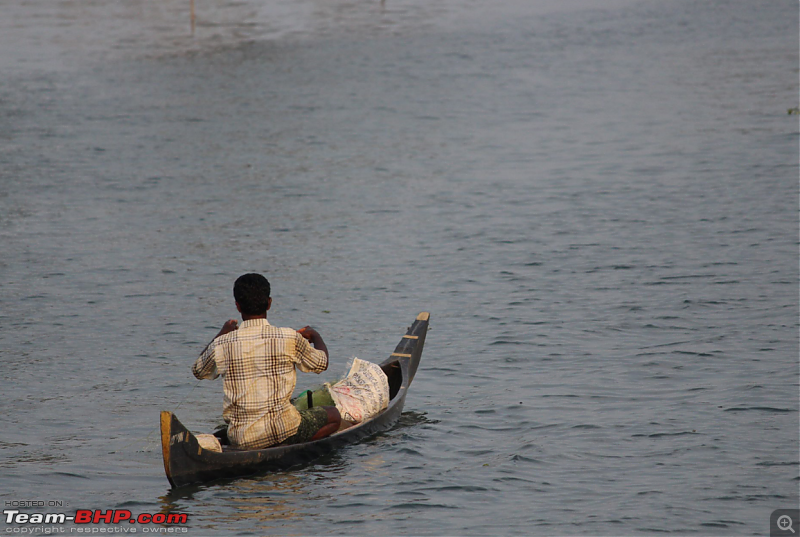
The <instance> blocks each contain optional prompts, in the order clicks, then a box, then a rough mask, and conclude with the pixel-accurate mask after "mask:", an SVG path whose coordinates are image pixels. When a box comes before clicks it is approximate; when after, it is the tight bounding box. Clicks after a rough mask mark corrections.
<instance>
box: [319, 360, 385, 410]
mask: <svg viewBox="0 0 800 537" xmlns="http://www.w3.org/2000/svg"><path fill="white" fill-rule="evenodd" d="M326 386H327V387H328V391H329V392H330V394H331V398H333V402H334V403H335V404H336V408H337V409H338V410H339V413H340V414H341V415H342V419H345V420H347V421H351V422H353V423H360V422H362V421H364V420H366V419H368V418H371V417H372V416H374V415H375V414H378V413H379V412H380V411H382V410H383V409H385V408H386V407H387V406H389V380H388V379H387V378H386V374H385V373H384V372H383V370H382V369H381V368H380V366H379V365H377V364H373V363H370V362H367V361H364V360H359V359H358V358H354V359H353V365H352V366H351V367H350V372H349V373H348V374H347V376H346V377H345V378H344V379H342V380H340V381H339V382H337V383H336V384H334V385H332V386H331V385H330V384H326Z"/></svg>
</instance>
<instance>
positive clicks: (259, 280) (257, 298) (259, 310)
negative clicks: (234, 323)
mask: <svg viewBox="0 0 800 537" xmlns="http://www.w3.org/2000/svg"><path fill="white" fill-rule="evenodd" d="M269 291H270V289H269V282H268V281H267V279H266V278H265V277H264V276H262V275H261V274H253V273H250V274H244V275H242V276H239V277H238V278H237V279H236V283H234V284H233V298H234V299H235V300H236V307H237V308H239V311H240V312H242V315H248V316H253V315H266V313H267V310H268V309H269V307H270V305H271V302H272V299H270V297H269Z"/></svg>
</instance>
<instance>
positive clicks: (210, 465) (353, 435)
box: [161, 312, 430, 488]
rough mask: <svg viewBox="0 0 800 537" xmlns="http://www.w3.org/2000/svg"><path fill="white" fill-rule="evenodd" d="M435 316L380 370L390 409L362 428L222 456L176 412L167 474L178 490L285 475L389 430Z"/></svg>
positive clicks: (168, 419)
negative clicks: (202, 441)
mask: <svg viewBox="0 0 800 537" xmlns="http://www.w3.org/2000/svg"><path fill="white" fill-rule="evenodd" d="M429 317H430V314H428V313H427V312H423V313H420V314H419V315H418V316H417V318H416V320H415V321H414V323H413V324H412V325H411V326H410V327H409V328H408V331H407V332H406V334H405V335H404V336H403V338H402V339H401V340H400V343H399V344H398V345H397V347H396V348H395V350H394V352H393V353H392V354H390V355H389V358H387V359H386V360H385V361H384V362H383V363H381V364H380V367H381V369H382V370H383V372H384V373H385V374H386V377H387V379H388V381H389V406H388V407H387V408H386V409H385V410H383V411H382V412H381V413H379V414H377V415H375V416H373V417H372V418H369V419H367V420H365V421H363V422H361V423H359V424H357V425H354V426H352V427H349V428H347V429H344V430H341V431H339V432H337V433H335V434H332V435H331V436H328V437H325V438H321V439H319V440H316V441H313V442H306V443H303V444H293V445H288V446H281V445H278V446H273V447H270V448H267V449H256V450H247V451H244V450H236V449H233V448H231V447H230V446H225V445H223V446H222V452H221V453H220V452H215V451H209V450H207V449H204V448H202V447H200V444H199V442H198V440H197V438H196V437H195V435H194V434H192V433H191V432H190V431H189V430H188V429H186V427H184V426H183V424H182V423H181V422H180V421H178V418H177V417H175V415H174V414H173V413H172V412H168V411H162V412H161V450H162V453H163V456H164V470H165V472H166V474H167V479H169V482H170V485H172V487H173V488H176V487H181V486H183V485H188V484H191V483H203V482H206V481H211V480H214V479H219V478H224V477H240V476H245V475H251V474H255V473H260V472H269V471H277V470H285V469H286V468H289V467H291V466H295V465H298V464H302V463H305V462H309V461H311V460H314V459H316V458H318V457H320V456H322V455H324V454H326V453H328V452H330V451H333V450H334V449H337V448H339V447H341V446H343V445H346V444H351V443H354V442H358V441H359V440H362V439H363V438H365V437H367V436H371V435H373V434H375V433H378V432H380V431H384V430H386V429H388V428H390V427H391V426H392V425H394V423H395V422H396V421H397V420H398V419H399V418H400V413H401V412H402V411H403V405H404V403H405V399H406V393H407V391H408V387H409V385H410V384H411V381H412V380H413V379H414V375H415V374H416V372H417V367H418V366H419V360H420V357H421V356H422V348H423V347H424V345H425V335H426V333H427V331H428V321H429Z"/></svg>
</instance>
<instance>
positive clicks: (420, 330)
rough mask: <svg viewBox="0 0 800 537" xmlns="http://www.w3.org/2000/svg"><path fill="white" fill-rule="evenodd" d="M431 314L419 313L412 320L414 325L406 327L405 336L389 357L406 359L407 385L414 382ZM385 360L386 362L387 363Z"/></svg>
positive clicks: (390, 358)
mask: <svg viewBox="0 0 800 537" xmlns="http://www.w3.org/2000/svg"><path fill="white" fill-rule="evenodd" d="M430 317H431V314H430V313H428V312H427V311H423V312H421V313H420V314H419V315H417V318H416V319H415V320H414V324H412V325H411V326H409V327H408V330H407V331H406V335H404V336H403V339H401V340H400V343H398V344H397V347H395V349H394V352H393V353H392V354H391V355H389V360H392V359H395V358H401V359H402V358H408V384H411V381H412V380H414V375H416V373H417V367H418V366H419V360H420V357H421V356H422V349H423V347H424V346H425V335H426V334H427V333H428V322H429V321H430ZM389 360H387V361H389Z"/></svg>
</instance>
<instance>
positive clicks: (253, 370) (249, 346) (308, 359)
mask: <svg viewBox="0 0 800 537" xmlns="http://www.w3.org/2000/svg"><path fill="white" fill-rule="evenodd" d="M295 367H297V369H299V370H300V371H302V372H304V373H308V372H312V371H313V372H314V373H320V372H322V371H325V370H326V369H327V368H328V357H327V356H326V355H325V353H324V352H322V351H320V350H317V349H315V348H314V347H312V346H311V344H310V343H309V342H308V341H306V340H305V338H303V336H301V335H300V334H299V333H298V332H296V331H294V330H292V329H291V328H278V327H275V326H272V325H270V324H269V323H268V322H267V320H266V319H251V320H249V321H244V322H242V324H241V325H239V329H238V330H234V331H233V332H229V333H227V334H225V335H222V336H220V337H218V338H216V339H215V340H214V341H212V342H211V343H210V344H209V346H208V347H207V348H206V350H204V351H203V353H202V354H201V355H200V357H199V358H198V359H197V361H196V362H195V364H194V366H193V367H192V373H194V376H195V377H197V378H199V379H215V378H217V377H218V376H220V375H222V377H223V379H224V384H223V391H224V392H225V397H224V401H223V411H222V416H223V417H224V418H225V421H226V422H227V423H228V439H229V440H230V442H231V444H232V445H234V446H237V447H240V448H244V449H262V448H265V447H268V446H271V445H274V444H279V443H281V442H283V441H284V440H286V439H287V438H289V437H290V436H292V435H293V434H294V433H295V432H296V431H297V427H298V426H299V425H300V414H299V412H298V411H297V409H295V407H294V406H293V405H292V403H291V402H290V400H289V399H290V397H291V396H292V392H293V391H294V387H295V383H296V381H297V376H296V372H295Z"/></svg>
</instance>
